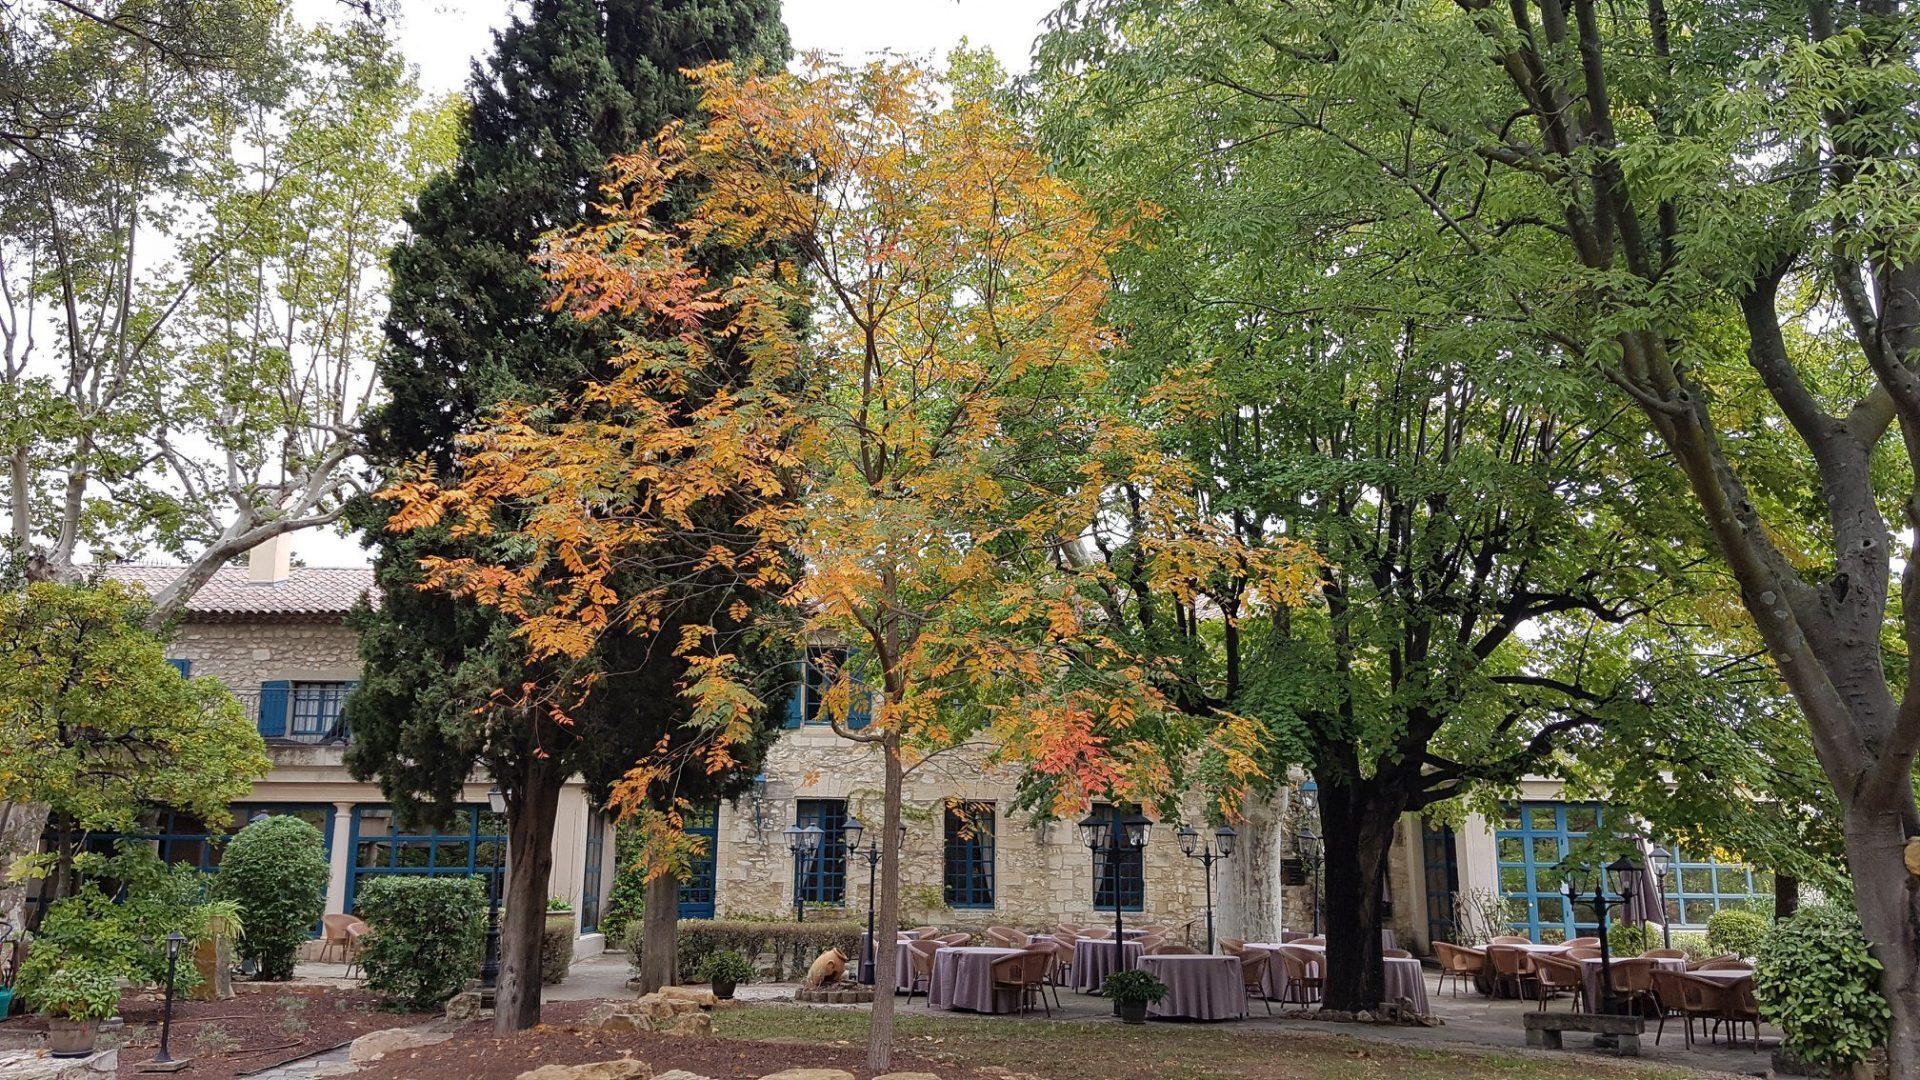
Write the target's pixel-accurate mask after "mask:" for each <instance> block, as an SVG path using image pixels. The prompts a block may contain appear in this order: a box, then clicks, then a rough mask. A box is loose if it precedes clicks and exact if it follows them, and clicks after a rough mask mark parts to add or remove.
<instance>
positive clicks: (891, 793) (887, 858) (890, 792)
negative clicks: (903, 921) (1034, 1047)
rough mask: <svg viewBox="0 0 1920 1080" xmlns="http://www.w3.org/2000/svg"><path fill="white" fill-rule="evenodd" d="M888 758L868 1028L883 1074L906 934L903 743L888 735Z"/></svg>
mask: <svg viewBox="0 0 1920 1080" xmlns="http://www.w3.org/2000/svg"><path fill="white" fill-rule="evenodd" d="M880 745H881V747H882V750H883V752H884V753H885V754H886V769H887V773H886V786H885V788H884V791H883V796H882V799H881V807H882V810H881V813H880V835H879V837H877V838H876V839H875V840H874V842H875V843H877V844H879V845H880V902H879V911H878V913H877V915H876V922H877V923H878V925H877V926H875V927H874V930H873V942H874V945H873V963H874V967H873V985H874V987H875V989H876V993H875V994H874V995H873V1011H872V1013H871V1014H870V1016H869V1019H868V1027H867V1068H869V1069H871V1070H873V1071H874V1072H875V1073H883V1072H886V1071H887V1070H889V1069H891V1068H892V1067H893V987H894V986H895V985H896V978H895V974H896V973H895V971H894V965H895V963H896V962H897V961H898V959H899V950H898V949H895V948H894V947H893V939H894V937H895V936H896V935H898V933H899V931H900V844H899V842H898V839H897V838H898V837H899V835H900V788H901V776H902V770H901V765H900V738H899V736H898V735H888V736H887V738H886V739H885V740H884V741H883V742H882V743H881V744H880Z"/></svg>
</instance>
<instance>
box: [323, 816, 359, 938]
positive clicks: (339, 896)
mask: <svg viewBox="0 0 1920 1080" xmlns="http://www.w3.org/2000/svg"><path fill="white" fill-rule="evenodd" d="M329 847H330V855H329V861H330V862H331V863H332V866H331V868H330V869H329V871H328V874H327V911H328V913H329V914H339V913H341V912H344V911H346V910H347V867H349V866H351V865H353V804H352V803H350V802H336V803H334V804H333V836H332V838H331V839H330V840H329Z"/></svg>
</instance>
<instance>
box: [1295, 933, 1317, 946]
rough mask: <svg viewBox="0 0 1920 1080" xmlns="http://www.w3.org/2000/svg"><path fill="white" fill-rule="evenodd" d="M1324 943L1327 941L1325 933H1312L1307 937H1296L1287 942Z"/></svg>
mask: <svg viewBox="0 0 1920 1080" xmlns="http://www.w3.org/2000/svg"><path fill="white" fill-rule="evenodd" d="M1326 943H1327V935H1325V934H1312V935H1309V936H1307V937H1303V938H1298V939H1296V940H1293V941H1289V942H1287V944H1289V945H1325V944H1326Z"/></svg>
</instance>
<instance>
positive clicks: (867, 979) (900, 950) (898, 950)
mask: <svg viewBox="0 0 1920 1080" xmlns="http://www.w3.org/2000/svg"><path fill="white" fill-rule="evenodd" d="M912 941H913V935H912V934H909V933H905V932H902V933H900V934H898V935H896V937H895V938H894V945H893V985H894V988H895V989H897V990H905V989H906V988H907V987H908V986H910V985H912V983H913V953H912V951H911V950H909V949H908V948H907V946H908V944H910V943H911V942H912ZM873 959H874V962H875V963H878V962H879V959H880V958H879V957H878V956H875V957H874V958H873ZM858 960H859V964H860V981H861V982H864V983H869V984H870V983H872V982H873V973H872V972H871V971H869V970H868V968H870V967H872V966H873V965H872V964H869V963H867V932H866V931H865V930H862V931H860V956H859V957H858Z"/></svg>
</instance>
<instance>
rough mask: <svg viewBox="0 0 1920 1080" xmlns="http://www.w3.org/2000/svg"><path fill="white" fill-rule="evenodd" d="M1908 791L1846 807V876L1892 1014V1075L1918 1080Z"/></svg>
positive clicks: (1919, 977)
mask: <svg viewBox="0 0 1920 1080" xmlns="http://www.w3.org/2000/svg"><path fill="white" fill-rule="evenodd" d="M1912 809H1913V793H1912V791H1911V789H1910V788H1909V789H1907V790H1905V791H1903V792H1897V793H1883V794H1876V795H1874V796H1871V797H1868V798H1862V799H1859V800H1857V801H1855V802H1854V803H1853V805H1851V806H1848V807H1847V808H1846V815H1845V816H1846V830H1847V871H1848V873H1849V874H1850V875H1851V876H1852V878H1853V888H1854V906H1855V907H1857V908H1858V909H1859V912H1860V924H1861V928H1862V929H1863V930H1865V931H1866V937H1867V941H1868V942H1869V947H1870V948H1871V950H1872V952H1873V956H1874V958H1875V959H1876V960H1879V961H1880V963H1881V965H1882V966H1883V967H1884V969H1885V970H1884V971H1882V972H1881V975H1880V992H1881V993H1882V994H1883V995H1885V996H1886V999H1887V1004H1888V1005H1889V1006H1891V1007H1892V1009H1893V1023H1892V1025H1891V1027H1890V1029H1889V1031H1888V1036H1887V1052H1888V1057H1889V1062H1890V1064H1891V1065H1892V1069H1893V1071H1892V1075H1894V1076H1920V958H1916V956H1915V950H1914V934H1915V927H1920V889H1916V888H1915V884H1916V882H1915V879H1914V878H1913V876H1912V875H1910V874H1908V873H1907V867H1906V863H1905V861H1904V860H1903V858H1902V854H1903V852H1904V850H1905V848H1906V843H1907V829H1906V821H1907V818H1908V816H1909V815H1910V814H1911V813H1912Z"/></svg>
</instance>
